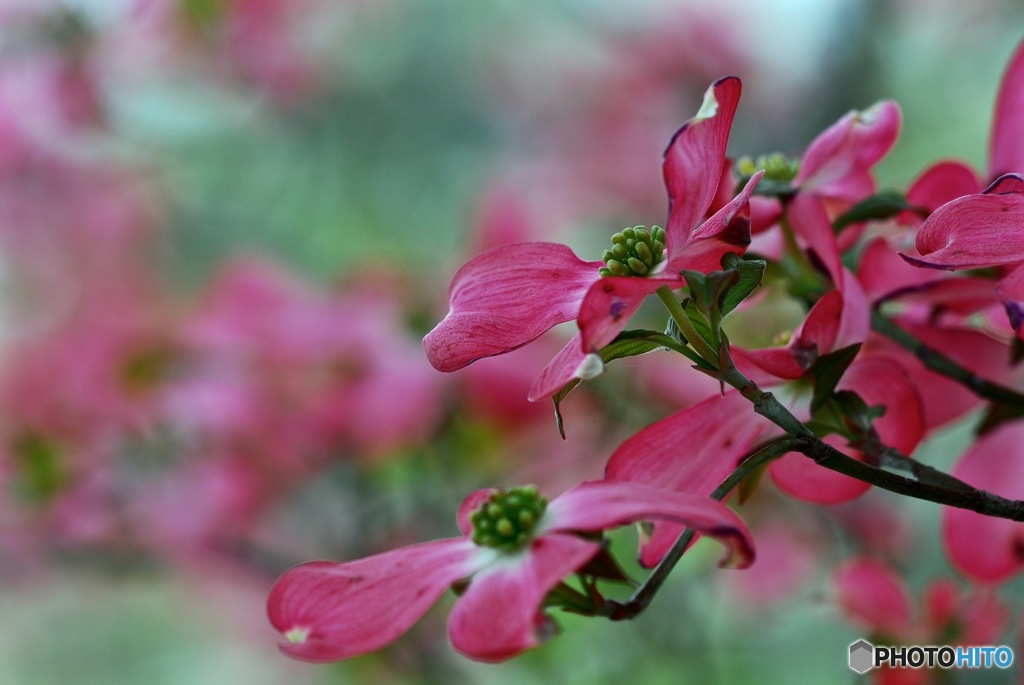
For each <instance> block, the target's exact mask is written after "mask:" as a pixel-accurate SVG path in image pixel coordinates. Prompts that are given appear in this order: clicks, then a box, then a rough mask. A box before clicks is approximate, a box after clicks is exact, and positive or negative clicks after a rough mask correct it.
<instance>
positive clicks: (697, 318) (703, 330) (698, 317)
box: [665, 298, 715, 347]
mask: <svg viewBox="0 0 1024 685" xmlns="http://www.w3.org/2000/svg"><path fill="white" fill-rule="evenodd" d="M680 304H681V305H682V307H683V311H684V312H686V318H688V319H689V320H690V323H692V324H693V327H694V328H695V329H696V330H697V333H698V334H699V335H700V337H702V338H704V340H705V341H706V342H707V343H708V344H709V345H714V344H715V343H714V342H712V339H711V327H710V326H709V325H708V322H707V320H706V319H705V318H704V316H703V315H702V314H701V313H700V312H699V311H697V305H695V304H694V303H693V300H691V299H689V298H687V299H685V300H683V301H682V302H681V303H680ZM665 334H666V336H669V337H671V338H672V339H673V340H676V341H678V342H680V343H681V344H683V345H686V344H688V342H689V341H687V339H686V336H684V335H683V333H682V331H680V330H679V326H678V325H677V324H676V322H675V320H674V319H671V318H670V319H669V320H668V324H666V326H665ZM666 347H668V346H667V345H666Z"/></svg>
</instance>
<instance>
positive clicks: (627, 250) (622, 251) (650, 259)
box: [599, 226, 665, 276]
mask: <svg viewBox="0 0 1024 685" xmlns="http://www.w3.org/2000/svg"><path fill="white" fill-rule="evenodd" d="M664 258H665V229H663V228H661V227H660V226H652V227H651V229H650V230H647V227H646V226H635V227H634V228H625V229H623V230H622V232H621V233H616V234H615V235H613V236H612V249H610V250H605V251H604V254H602V255H601V259H603V260H604V263H605V266H603V267H601V268H600V269H599V272H600V274H601V275H602V276H646V275H647V274H649V273H651V271H652V270H653V269H654V267H655V266H657V265H658V264H659V263H660V262H661V261H662V260H663V259H664Z"/></svg>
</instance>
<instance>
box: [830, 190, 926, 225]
mask: <svg viewBox="0 0 1024 685" xmlns="http://www.w3.org/2000/svg"><path fill="white" fill-rule="evenodd" d="M906 211H920V210H919V208H918V207H915V206H914V205H912V204H910V203H909V202H907V198H905V197H903V195H901V194H900V193H897V192H895V191H893V190H883V191H882V192H880V193H878V194H877V195H872V196H871V197H869V198H866V199H864V200H861V201H860V202H858V203H857V204H855V205H854V206H853V207H852V208H851V209H850V210H849V211H847V212H846V213H845V214H841V215H839V218H837V219H836V220H835V221H834V222H832V229H833V230H835V231H841V230H842V229H844V228H846V227H847V226H849V225H850V224H856V223H859V222H861V221H868V220H870V219H888V218H890V217H893V216H895V215H897V214H899V213H900V212H906Z"/></svg>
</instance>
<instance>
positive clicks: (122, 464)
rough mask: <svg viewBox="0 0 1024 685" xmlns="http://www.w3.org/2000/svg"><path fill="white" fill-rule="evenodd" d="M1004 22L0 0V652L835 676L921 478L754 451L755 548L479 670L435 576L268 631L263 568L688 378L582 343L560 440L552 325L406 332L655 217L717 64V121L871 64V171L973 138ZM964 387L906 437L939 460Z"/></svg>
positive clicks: (21, 668) (763, 7)
mask: <svg viewBox="0 0 1024 685" xmlns="http://www.w3.org/2000/svg"><path fill="white" fill-rule="evenodd" d="M1022 36H1024V5H1021V4H1020V3H1019V2H1017V1H1016V0H977V1H976V2H973V3H962V2H956V1H954V0H892V1H889V2H885V1H883V0H847V1H841V0H828V1H821V0H777V1H776V2H755V1H754V0H706V1H705V0H694V1H679V2H669V1H667V0H642V1H639V2H630V3H621V2H614V1H612V0H605V1H598V0H516V1H511V0H490V1H489V2H463V1H461V0H429V1H428V0H63V1H59V0H3V2H2V3H0V580H2V584H0V588H2V589H0V682H2V683H4V684H5V685H8V684H9V685H50V684H55V685H56V684H64V683H76V685H92V684H97V685H100V684H102V685H119V684H121V683H125V684H127V683H131V684H133V685H134V684H136V683H147V684H149V685H159V684H162V683H188V684H189V685H205V684H207V683H209V684H211V685H212V684H217V685H220V684H225V683H245V684H251V685H262V684H264V683H266V684H270V683H280V682H289V683H293V684H294V685H306V684H310V685H312V684H326V683H363V682H366V683H442V682H444V683H448V682H470V683H516V684H517V685H521V684H524V683H535V682H536V683H540V682H562V683H595V682H622V681H626V680H628V681H629V682H643V683H683V682H708V683H760V684H764V683H792V682H822V683H826V682H828V683H832V682H849V681H851V680H853V677H852V673H850V671H849V670H848V669H847V668H846V661H845V660H846V657H845V653H846V647H847V645H848V644H849V643H850V642H852V641H853V640H855V639H857V638H858V637H860V636H861V635H862V632H863V631H862V630H861V629H859V628H858V627H857V626H856V625H855V624H852V623H850V622H849V621H848V620H847V619H846V618H845V617H844V615H843V613H842V611H840V609H839V607H838V606H837V602H836V601H835V596H834V590H833V587H832V584H831V580H830V569H831V568H832V567H833V566H834V564H835V563H836V562H837V561H840V560H842V559H844V558H845V557H846V556H847V555H849V554H850V552H851V550H853V549H859V546H861V545H863V544H865V543H864V542H863V541H864V540H865V539H869V540H873V541H874V542H872V543H871V544H875V545H878V546H881V547H884V548H885V549H887V550H888V551H889V554H890V558H891V559H893V560H894V564H895V565H896V566H897V567H898V568H900V569H901V570H902V571H903V572H904V575H905V576H906V577H907V578H908V579H909V581H910V584H911V589H912V592H916V591H919V590H920V588H921V587H922V586H923V584H924V583H925V582H927V581H929V580H933V579H934V578H937V577H949V578H955V575H954V573H953V571H952V570H951V569H950V568H949V566H948V563H947V562H946V561H945V560H944V558H943V555H942V551H941V546H940V542H939V535H938V532H937V525H938V524H937V520H938V510H937V507H932V506H927V505H924V506H918V505H914V504H908V503H905V502H901V501H896V500H895V498H893V497H888V496H884V495H879V494H877V493H870V494H869V495H868V496H867V497H865V498H863V499H862V500H859V501H857V502H856V503H853V504H850V505H844V506H842V507H836V508H829V509H827V510H824V509H818V508H815V507H813V506H811V505H804V504H797V503H795V502H792V501H790V500H786V499H785V498H782V497H779V496H777V495H776V494H775V493H774V492H773V490H772V487H771V485H770V484H765V485H764V486H763V487H762V489H761V490H760V491H759V492H758V493H757V496H756V497H755V498H754V499H753V500H752V501H751V502H750V503H748V504H747V505H746V506H745V508H744V515H745V516H746V517H747V518H748V520H750V522H751V525H752V528H753V529H754V532H755V535H756V536H757V539H758V543H759V548H760V550H761V555H762V556H761V560H760V561H759V563H758V565H757V566H755V567H754V568H753V569H751V570H750V571H747V572H745V573H738V572H723V571H718V570H716V569H715V568H714V560H715V557H716V554H717V550H716V549H714V548H713V547H709V548H705V547H703V546H698V547H697V548H696V549H695V550H694V553H693V554H691V555H688V558H687V559H686V560H685V562H684V563H683V564H682V565H681V566H680V568H679V569H678V570H677V572H676V573H675V574H674V577H673V579H672V581H671V582H670V584H669V586H668V587H667V588H666V589H665V590H664V592H663V593H662V595H660V596H659V598H658V600H657V601H656V602H655V604H654V605H653V606H652V608H651V609H650V610H649V611H648V613H646V614H645V615H643V616H642V617H640V618H639V619H638V620H636V621H635V622H633V623H630V624H612V623H608V622H605V621H585V620H581V619H577V618H574V617H571V616H566V617H565V618H564V620H563V621H562V623H563V625H564V627H565V628H566V631H565V634H564V635H562V636H561V637H560V638H558V639H557V640H556V641H554V642H553V643H552V644H550V645H548V646H547V647H545V648H544V649H542V650H539V651H537V652H534V653H531V654H528V655H525V656H523V657H522V658H519V659H517V660H515V661H513V662H510V663H508V664H505V665H501V666H484V665H479V664H475V663H472V662H469V661H467V660H465V659H463V658H461V657H459V656H457V655H455V654H454V653H453V652H452V651H451V649H450V648H449V647H448V645H447V641H446V638H445V631H444V614H445V612H444V606H447V605H450V602H451V598H446V599H445V600H443V601H442V602H441V605H442V606H440V607H438V608H436V609H435V610H434V611H432V612H431V613H430V614H429V615H428V616H427V618H426V619H425V620H424V621H422V622H421V623H420V624H419V625H418V626H417V627H416V628H415V629H414V630H413V631H412V632H411V633H410V634H409V635H407V636H406V637H404V638H402V639H401V640H400V641H399V642H398V643H396V644H395V645H394V646H393V647H391V648H389V649H387V650H384V651H382V652H381V653H379V654H375V655H369V656H366V657H361V658H358V659H355V660H353V661H351V662H348V663H344V664H339V665H332V666H311V665H307V664H302V663H298V662H293V661H290V660H288V659H286V658H285V657H283V656H281V655H280V654H279V653H278V652H277V650H276V647H275V643H276V639H277V636H276V634H275V633H274V631H273V630H272V629H271V627H270V626H269V624H267V622H266V619H265V609H264V606H265V597H266V594H267V591H268V590H269V587H270V585H271V583H272V582H273V580H274V578H275V577H276V576H277V575H278V574H279V573H281V572H282V571H283V570H284V569H286V568H288V567H289V566H290V565H292V564H295V563H299V562H301V561H306V560H310V559H316V558H326V559H335V560H343V559H352V558H356V557H358V556H362V555H366V554H370V553H373V552H377V551H382V550H384V549H388V548H390V547H393V546H396V545H400V544H408V543H411V542H415V541H420V540H426V539H431V538H434V537H438V536H449V535H453V534H455V532H456V531H455V526H454V513H455V511H456V509H457V507H458V504H459V502H460V501H461V498H462V497H463V496H464V495H465V494H466V493H468V492H470V491H472V490H474V489H476V488H478V487H483V486H488V485H493V484H516V483H522V482H536V483H538V484H540V485H541V486H542V488H544V489H545V490H546V491H547V492H549V493H550V494H556V493H557V492H558V491H560V490H561V489H562V488H564V487H567V486H569V485H571V484H572V483H574V482H576V481H578V480H579V479H582V478H592V477H597V476H598V475H599V474H600V472H601V468H602V464H603V461H604V460H605V459H606V458H607V457H608V455H609V454H610V453H611V451H612V450H613V449H614V447H615V446H616V445H617V444H618V443H619V442H620V441H621V440H622V439H623V438H624V437H626V436H627V435H629V434H630V432H631V431H634V430H636V429H637V428H639V427H641V426H643V425H646V424H647V423H649V422H651V421H653V420H654V419H656V418H660V417H662V416H665V415H667V414H668V413H669V412H671V411H673V410H675V409H678V408H679V407H680V406H684V405H685V404H686V403H687V402H690V401H693V399H694V398H695V397H697V396H699V394H700V392H703V391H704V390H705V389H706V382H705V381H703V380H701V379H699V378H695V377H693V376H695V374H693V373H692V372H689V370H688V369H687V368H685V366H686V365H685V364H675V365H674V368H671V369H670V368H669V367H670V366H673V365H672V363H671V360H664V359H657V360H648V359H646V358H645V359H644V360H641V361H642V362H643V363H641V361H630V362H625V363H622V364H619V365H617V366H616V367H615V368H612V369H610V370H609V373H608V374H606V375H605V376H604V377H603V378H602V379H601V380H600V381H599V382H596V383H591V384H589V387H587V388H584V389H582V390H580V391H578V392H577V393H575V394H574V395H573V396H572V397H571V398H570V399H569V400H568V401H567V402H566V403H565V405H564V411H565V414H566V426H567V432H568V437H569V439H568V440H567V441H565V442H563V441H561V440H560V439H559V438H558V435H557V432H556V430H555V425H554V421H553V416H552V412H551V409H550V406H549V405H548V404H547V403H544V404H542V405H541V406H535V405H530V404H528V403H527V402H525V399H524V398H525V394H526V390H527V389H528V387H529V385H530V383H531V381H532V378H533V376H534V375H535V374H536V372H537V371H539V370H540V369H541V368H542V367H543V365H544V364H545V363H546V362H547V360H548V359H549V358H550V355H551V354H552V353H553V352H554V351H556V350H557V349H558V347H559V343H560V341H561V340H563V339H564V334H565V332H564V331H556V332H554V334H552V335H551V336H549V337H548V338H545V339H542V340H541V341H540V342H539V343H538V344H536V345H531V346H529V347H528V348H524V349H523V350H521V351H519V352H516V353H515V354H513V355H509V356H508V357H506V358H499V359H494V360H487V361H482V362H479V363H478V364H475V365H473V366H472V367H470V368H469V369H467V370H465V371H463V372H459V373H457V374H453V375H450V376H444V375H441V374H439V373H437V372H435V371H434V370H433V369H431V368H430V366H429V364H428V363H427V362H426V360H425V358H424V357H423V354H422V350H421V348H420V346H419V342H418V341H419V338H420V337H422V335H423V334H424V333H425V332H426V331H428V330H429V329H430V327H431V326H432V325H433V324H434V323H436V321H437V320H439V319H440V318H441V317H442V316H443V315H444V312H445V311H446V310H447V306H446V291H447V286H448V283H449V281H450V279H451V277H452V275H453V274H454V272H455V270H456V269H457V268H458V266H459V265H460V264H461V263H462V262H463V261H465V260H466V259H468V258H469V257H470V256H472V255H473V254H475V253H477V252H479V251H481V250H483V249H486V248H487V247H490V246H494V245H497V244H500V243H502V242H509V241H514V240H523V239H548V240H557V241H562V242H566V243H568V244H570V245H571V246H573V247H574V249H576V250H577V252H578V253H579V254H581V255H595V256H596V255H597V254H599V253H600V251H601V250H602V249H604V245H605V243H606V242H607V240H608V237H609V236H610V235H611V233H613V232H614V231H615V230H618V229H620V228H621V227H622V226H626V225H633V224H648V225H649V224H654V223H660V222H662V221H663V220H664V214H665V196H664V189H663V187H662V184H661V179H660V166H659V162H660V154H661V151H662V149H663V147H664V145H665V144H666V142H667V141H668V139H669V137H670V136H671V134H672V132H673V131H674V130H675V128H676V127H677V126H678V125H679V124H680V123H681V122H682V121H684V120H685V119H687V118H688V117H690V116H692V115H693V114H694V113H695V111H696V109H697V107H698V106H699V103H700V98H701V95H702V93H703V91H704V89H705V88H706V87H707V85H708V84H709V83H710V81H712V80H714V79H715V78H717V77H719V76H722V75H726V74H736V75H739V76H740V77H742V79H743V81H744V94H743V99H742V102H741V105H740V111H739V113H738V116H737V119H736V123H735V126H734V129H733V136H732V139H731V142H730V153H731V154H734V155H743V154H754V155H756V154H761V153H767V152H773V151H782V152H786V153H789V154H793V155H797V154H799V153H800V151H801V150H803V149H804V148H805V147H806V145H807V143H808V142H809V141H810V140H812V139H813V137H814V136H815V135H816V134H817V133H818V132H820V131H821V130H822V129H823V128H824V127H826V126H827V125H828V124H830V123H831V122H832V121H834V120H835V119H837V118H838V117H839V116H841V115H842V114H844V113H845V112H846V111H848V110H850V109H863V108H866V107H868V106H870V105H871V104H872V103H874V102H875V101H877V100H880V99H884V98H893V99H896V100H897V101H898V102H899V103H900V105H901V107H902V109H903V114H904V127H903V134H902V137H901V139H900V142H899V143H898V145H897V147H896V148H895V150H894V151H893V152H892V154H891V155H890V156H889V157H888V158H887V159H886V160H885V161H884V162H883V164H882V165H881V166H880V167H879V169H878V175H879V178H880V181H881V185H882V186H883V187H889V188H894V189H901V188H905V187H906V186H907V184H908V183H909V181H910V180H911V179H912V178H913V177H914V176H915V175H916V174H917V173H918V172H919V171H920V170H922V169H923V168H925V167H926V166H927V165H928V164H929V163H931V162H933V161H935V160H937V159H940V158H948V157H956V158H961V159H965V160H967V161H969V162H971V163H972V164H974V165H975V166H976V167H979V168H983V167H984V160H985V159H986V154H987V136H988V130H989V123H990V119H991V108H992V102H993V100H994V97H995V93H996V90H997V87H998V82H999V78H1000V76H1001V73H1002V69H1003V67H1004V65H1005V63H1006V61H1007V59H1008V58H1009V56H1010V54H1011V53H1012V52H1013V50H1014V48H1015V46H1016V45H1017V44H1018V42H1019V41H1020V40H1021V38H1022ZM657 325H658V324H657V322H655V323H653V324H652V326H655V327H656V326H657ZM753 337H756V332H755V334H754V335H753ZM688 374H689V375H688ZM974 419H976V417H972V418H971V420H974ZM971 420H968V421H966V422H963V423H961V424H958V425H956V426H954V427H952V428H950V429H949V430H947V431H945V432H944V433H943V434H941V435H939V436H937V437H935V438H933V439H932V440H930V441H929V443H928V444H926V445H925V446H924V447H923V448H922V452H921V453H920V454H921V455H922V456H921V458H922V459H923V460H926V461H929V462H930V463H935V464H937V465H940V466H948V465H949V464H951V463H952V461H953V459H954V458H955V456H956V455H957V454H959V453H960V452H961V451H962V449H963V447H964V446H965V445H967V444H968V443H969V442H970V439H971V434H970V428H971V425H970V421H971ZM893 512H900V513H901V515H900V516H895V515H893ZM897 520H903V521H904V523H903V524H902V526H896V525H894V521H897ZM634 544H635V538H634V537H633V534H632V532H631V531H623V532H622V533H621V534H617V535H616V536H615V545H616V549H617V550H620V551H622V553H623V555H624V556H625V557H627V558H629V557H630V556H631V547H632V546H633V545H634ZM1022 589H1024V588H1021V587H1020V584H1019V583H1017V584H1011V585H1010V586H1009V587H1008V589H1007V590H1008V595H1007V596H1008V597H1010V598H1011V600H1012V598H1013V597H1014V596H1015V595H1016V596H1018V600H1019V599H1020V596H1021V590H1022ZM1012 606H1013V607H1014V612H1015V613H1014V616H1013V618H1012V619H1011V620H1010V622H1009V623H1010V631H1009V632H1008V633H1006V634H1005V635H1004V637H1003V641H1004V642H1005V643H1007V644H1011V645H1019V644H1020V638H1019V634H1018V630H1017V626H1018V623H1019V621H1018V617H1019V613H1020V612H1019V608H1020V602H1019V601H1017V602H1016V603H1015V604H1012ZM1015 675H1016V671H1014V676H1015ZM969 676H970V677H971V678H973V679H968V678H965V679H963V680H962V682H1009V680H1008V677H1009V676H1008V675H1007V674H1006V673H990V674H983V673H982V674H969ZM958 682H961V681H958Z"/></svg>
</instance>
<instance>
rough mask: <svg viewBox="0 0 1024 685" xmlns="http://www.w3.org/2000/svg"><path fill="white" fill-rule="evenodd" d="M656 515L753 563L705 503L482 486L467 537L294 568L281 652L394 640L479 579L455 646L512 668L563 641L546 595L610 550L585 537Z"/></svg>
mask: <svg viewBox="0 0 1024 685" xmlns="http://www.w3.org/2000/svg"><path fill="white" fill-rule="evenodd" d="M654 519H663V520H671V521H675V522H677V523H681V524H683V525H685V526H688V527H691V528H693V529H695V530H696V531H698V532H700V533H702V534H705V535H710V536H712V537H714V538H716V539H718V540H719V541H720V542H722V543H724V544H725V545H726V546H727V548H728V553H727V554H726V556H725V557H724V558H723V559H722V562H721V564H720V565H722V566H732V567H745V566H748V565H749V564H750V563H751V562H752V560H753V555H754V548H753V540H752V539H751V538H750V534H749V531H748V530H747V528H746V526H745V524H744V523H743V522H742V521H741V520H740V518H739V517H738V516H737V515H736V514H735V513H733V512H732V511H731V510H730V509H728V508H727V507H725V506H724V505H722V504H721V503H719V502H716V501H714V500H712V499H708V498H705V497H698V496H694V495H684V494H679V493H673V492H669V491H665V490H661V489H658V488H653V487H650V486H645V485H639V484H635V483H616V482H610V481H591V482H587V483H582V484H580V485H577V486H576V487H574V488H572V489H570V490H567V491H566V492H564V493H563V494H562V495H560V496H559V497H557V498H555V499H554V500H552V501H551V502H550V503H547V501H546V500H545V498H544V497H542V496H541V495H540V494H539V493H538V491H537V489H536V488H534V487H532V486H527V487H520V488H511V489H509V490H497V489H489V490H479V491H477V492H474V493H473V494H471V495H470V496H469V497H467V498H466V500H465V501H464V502H463V503H462V506H461V507H460V509H459V514H458V523H459V528H460V529H461V530H462V532H463V534H464V537H458V538H448V539H443V540H436V541H433V542H427V543H422V544H418V545H413V546H410V547H403V548H400V549H396V550H392V551H389V552H384V553H383V554H378V555H376V556H371V557H367V558H365V559H360V560H358V561H352V562H348V563H343V564H338V563H331V562H326V561H314V562H310V563H307V564H302V565H301V566H297V567H295V568H293V569H291V570H289V571H287V572H286V573H285V574H284V575H283V576H281V578H280V579H279V580H278V581H277V583H276V584H275V585H274V587H273V589H271V591H270V597H269V599H268V613H269V617H270V622H271V623H272V624H273V625H274V627H275V628H276V629H277V630H278V631H280V632H281V633H282V634H283V635H284V636H285V641H284V642H282V643H281V649H282V651H283V652H284V653H286V654H288V655H289V656H293V657H296V658H299V659H304V660H307V661H320V662H323V661H337V660H340V659H345V658H348V657H352V656H356V655H359V654H364V653H367V652H371V651H374V650H376V649H379V648H381V647H383V646H385V645H387V644H388V643H390V642H392V641H393V640H395V639H396V638H397V637H399V636H400V635H401V634H403V633H404V632H406V631H407V630H408V629H409V628H410V627H411V626H412V625H413V623H415V622H416V621H417V620H419V618H420V617H421V616H423V614H424V613H426V611H427V610H428V609H429V608H430V607H431V605H433V604H434V602H436V601H437V599H438V598H439V597H440V596H441V595H442V594H443V593H444V592H445V590H447V589H448V588H449V587H452V586H453V585H456V584H460V581H464V580H466V579H468V580H469V585H468V587H466V588H465V591H464V593H462V596H461V597H460V598H459V601H458V603H457V604H456V605H455V608H454V609H453V610H452V613H451V616H450V617H449V620H448V634H449V637H450V639H451V642H452V645H453V646H454V647H455V649H457V650H458V651H459V652H461V653H462V654H464V655H466V656H468V657H470V658H473V659H477V660H480V661H491V662H497V661H502V660H505V659H508V658H510V657H512V656H515V655H516V654H519V653H520V652H522V651H524V650H527V649H530V648H532V647H536V646H538V645H540V644H541V643H543V642H544V641H545V640H546V639H548V638H549V637H551V636H552V635H553V634H554V630H555V628H556V626H555V625H554V622H553V620H552V619H551V618H550V617H549V616H547V615H546V614H545V613H544V611H543V608H542V603H543V601H544V599H545V597H546V596H547V595H548V593H549V592H550V591H551V590H552V589H554V588H555V586H557V585H558V583H559V582H560V581H561V580H562V579H563V578H564V577H566V576H567V575H569V574H571V573H573V572H576V571H579V570H581V569H582V568H583V567H584V566H585V565H586V564H587V563H588V562H589V561H590V560H591V559H592V558H593V557H594V555H596V554H597V553H598V552H599V551H600V550H601V549H602V546H601V544H600V542H597V541H595V539H594V537H593V535H583V536H581V535H579V534H587V533H595V532H598V533H599V532H601V531H603V530H605V529H608V528H613V527H617V526H622V525H626V524H629V523H633V522H636V521H641V520H654Z"/></svg>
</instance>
